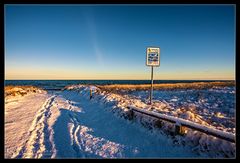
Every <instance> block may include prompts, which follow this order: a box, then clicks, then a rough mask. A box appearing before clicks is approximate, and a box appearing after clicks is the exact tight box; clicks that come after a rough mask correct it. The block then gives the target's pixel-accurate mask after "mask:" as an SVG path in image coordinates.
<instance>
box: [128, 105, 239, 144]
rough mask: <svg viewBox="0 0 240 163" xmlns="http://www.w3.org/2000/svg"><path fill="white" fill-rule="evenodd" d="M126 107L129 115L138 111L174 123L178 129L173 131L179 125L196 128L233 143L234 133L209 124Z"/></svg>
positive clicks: (179, 126)
mask: <svg viewBox="0 0 240 163" xmlns="http://www.w3.org/2000/svg"><path fill="white" fill-rule="evenodd" d="M128 109H130V112H131V115H133V112H138V113H141V114H144V115H148V116H151V117H154V118H157V119H160V120H164V121H168V122H170V123H174V124H175V129H177V130H178V131H175V132H179V131H180V130H181V127H187V128H190V129H193V130H197V131H200V132H203V133H206V134H208V135H212V136H215V137H217V138H220V139H223V140H227V141H230V142H232V143H235V134H232V133H229V132H224V131H221V130H217V129H214V128H211V127H209V126H205V125H201V124H198V123H195V122H191V121H188V120H185V119H182V118H177V117H173V116H169V115H164V114H161V113H156V112H153V111H147V110H145V109H139V108H136V107H134V106H128Z"/></svg>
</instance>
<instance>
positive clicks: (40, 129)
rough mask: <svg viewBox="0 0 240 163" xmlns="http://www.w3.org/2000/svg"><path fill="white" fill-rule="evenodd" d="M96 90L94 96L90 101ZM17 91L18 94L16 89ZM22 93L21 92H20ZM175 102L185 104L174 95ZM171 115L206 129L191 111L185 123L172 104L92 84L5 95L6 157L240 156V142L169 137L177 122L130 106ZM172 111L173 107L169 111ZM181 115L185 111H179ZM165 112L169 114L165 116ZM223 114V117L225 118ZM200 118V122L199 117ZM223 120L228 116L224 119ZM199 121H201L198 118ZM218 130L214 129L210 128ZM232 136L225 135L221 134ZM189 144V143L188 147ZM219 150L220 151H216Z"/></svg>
mask: <svg viewBox="0 0 240 163" xmlns="http://www.w3.org/2000/svg"><path fill="white" fill-rule="evenodd" d="M90 90H92V91H93V98H92V99H90V98H89V94H90ZM15 91H16V90H15ZM17 91H21V90H17ZM174 99H176V100H173V102H176V101H179V98H178V97H177V96H176V97H174ZM129 105H131V106H134V107H136V108H138V109H141V110H143V111H146V112H151V113H152V114H156V115H159V114H160V113H159V111H161V112H162V114H161V116H163V117H167V118H169V117H171V118H172V119H173V120H177V121H178V122H179V123H187V124H191V125H196V126H197V127H202V128H203V129H206V128H204V126H203V125H202V124H204V123H202V124H201V123H196V122H195V121H197V120H198V121H201V119H197V118H199V117H200V116H197V115H196V114H194V113H193V110H194V106H192V107H191V108H192V110H191V109H189V110H188V111H187V112H186V113H185V114H181V115H182V118H184V119H180V118H177V117H175V116H172V115H169V113H170V112H171V111H172V114H174V113H175V114H176V116H177V115H178V113H177V112H176V111H175V110H174V109H173V108H172V107H170V104H169V103H168V102H167V101H162V102H158V101H155V102H154V107H153V108H152V107H151V106H149V105H148V104H146V102H145V101H143V100H142V99H141V98H139V99H138V98H133V97H131V96H128V95H120V94H114V93H109V92H106V91H102V90H100V89H99V88H97V87H96V86H92V85H71V86H68V87H66V89H64V90H61V91H53V92H48V93H46V92H44V91H35V93H31V92H27V95H24V96H9V97H5V158H192V157H193V158H196V157H197V158H201V157H234V155H235V144H234V143H229V142H227V141H224V140H221V139H218V138H215V137H213V136H208V135H206V134H203V133H200V132H196V131H193V130H188V132H187V134H186V135H185V136H183V137H179V136H174V137H172V136H171V135H169V134H167V132H165V130H169V129H171V128H172V126H171V124H168V123H163V124H162V128H161V129H159V128H157V127H156V126H155V124H156V123H155V122H156V120H154V119H151V118H150V117H146V116H143V115H138V114H136V115H135V120H128V113H129V112H128V111H129V109H128V108H127V106H129ZM169 107H170V108H169ZM178 109H179V110H178V111H179V113H180V112H182V111H181V108H178ZM163 113H164V114H163ZM218 116H220V117H221V116H222V114H219V115H218ZM196 117H197V118H196ZM221 118H222V117H221ZM196 119H197V120H196ZM209 129H211V130H212V131H214V132H216V129H215V128H214V127H209V126H208V130H209ZM222 133H224V134H225V135H224V136H229V134H228V133H227V132H223V131H221V132H220V133H218V134H222ZM184 144H185V145H184ZM213 149H214V150H213Z"/></svg>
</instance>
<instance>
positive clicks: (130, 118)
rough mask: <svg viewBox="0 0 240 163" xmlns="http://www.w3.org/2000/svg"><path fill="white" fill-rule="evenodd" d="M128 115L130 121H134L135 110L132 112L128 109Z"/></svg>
mask: <svg viewBox="0 0 240 163" xmlns="http://www.w3.org/2000/svg"><path fill="white" fill-rule="evenodd" d="M127 115H128V119H129V120H132V119H133V110H132V109H131V108H130V107H128V113H127Z"/></svg>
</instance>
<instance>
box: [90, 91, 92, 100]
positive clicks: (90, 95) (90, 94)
mask: <svg viewBox="0 0 240 163" xmlns="http://www.w3.org/2000/svg"><path fill="white" fill-rule="evenodd" d="M91 99H92V89H90V100H91Z"/></svg>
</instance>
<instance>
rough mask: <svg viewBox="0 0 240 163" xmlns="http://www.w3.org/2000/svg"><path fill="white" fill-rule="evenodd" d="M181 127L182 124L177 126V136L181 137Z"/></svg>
mask: <svg viewBox="0 0 240 163" xmlns="http://www.w3.org/2000/svg"><path fill="white" fill-rule="evenodd" d="M181 127H182V126H181V125H180V124H177V123H176V124H175V135H180V134H181Z"/></svg>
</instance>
